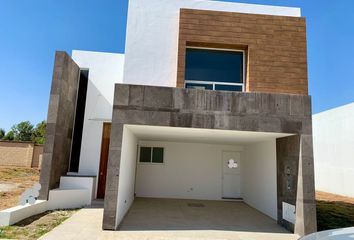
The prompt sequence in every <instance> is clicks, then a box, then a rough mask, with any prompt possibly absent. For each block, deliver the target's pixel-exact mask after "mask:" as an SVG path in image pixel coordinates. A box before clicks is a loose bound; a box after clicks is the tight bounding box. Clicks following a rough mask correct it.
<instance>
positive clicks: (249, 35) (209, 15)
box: [177, 9, 308, 95]
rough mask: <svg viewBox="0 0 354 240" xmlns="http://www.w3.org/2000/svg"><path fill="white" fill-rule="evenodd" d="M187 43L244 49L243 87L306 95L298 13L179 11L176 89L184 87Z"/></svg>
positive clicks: (302, 33)
mask: <svg viewBox="0 0 354 240" xmlns="http://www.w3.org/2000/svg"><path fill="white" fill-rule="evenodd" d="M188 47H205V48H223V49H240V50H245V52H246V63H245V64H246V73H245V74H246V91H247V92H270V93H290V94H301V95H307V94H308V76H307V46H306V22H305V19H304V18H302V17H283V16H271V15H258V14H244V13H232V12H219V11H206V10H192V9H181V11H180V23H179V46H178V66H177V71H178V72H177V87H184V80H185V57H186V56H185V55H186V48H188Z"/></svg>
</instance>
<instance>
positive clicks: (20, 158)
mask: <svg viewBox="0 0 354 240" xmlns="http://www.w3.org/2000/svg"><path fill="white" fill-rule="evenodd" d="M42 152H43V147H42V146H36V145H34V143H31V142H14V141H11V142H7V141H0V166H3V167H29V168H30V167H39V162H40V160H39V159H40V158H41V155H42Z"/></svg>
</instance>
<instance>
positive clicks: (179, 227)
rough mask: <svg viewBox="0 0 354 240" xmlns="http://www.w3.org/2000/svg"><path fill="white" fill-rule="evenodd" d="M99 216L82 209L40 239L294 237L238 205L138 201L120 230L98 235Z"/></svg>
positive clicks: (289, 239)
mask: <svg viewBox="0 0 354 240" xmlns="http://www.w3.org/2000/svg"><path fill="white" fill-rule="evenodd" d="M102 215H103V209H102V208H85V209H82V210H80V211H78V212H77V213H75V214H74V215H73V216H72V217H71V218H70V219H68V220H67V221H65V222H64V223H63V224H61V225H60V226H58V227H57V228H55V229H54V230H53V231H51V232H49V233H48V234H46V235H44V236H43V237H42V238H41V239H61V240H64V239H127V240H128V239H129V240H135V239H146V240H162V239H176V240H186V239H220V240H221V239H223V240H225V239H233V240H245V239H247V240H260V239H262V240H268V239H269V240H295V239H298V236H296V235H294V234H291V233H289V232H287V231H286V230H285V229H283V228H282V227H280V226H278V225H277V224H276V222H275V221H274V220H273V219H271V218H269V217H268V216H266V215H264V214H262V213H260V212H258V211H257V210H255V209H253V208H251V207H249V206H248V205H246V204H244V203H242V202H225V201H196V200H174V199H151V198H136V199H135V201H134V203H133V206H132V208H131V209H130V211H129V213H128V214H127V216H126V218H125V220H124V221H123V223H122V224H121V226H120V228H119V229H120V230H119V231H102V229H101V226H102Z"/></svg>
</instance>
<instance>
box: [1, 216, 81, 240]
mask: <svg viewBox="0 0 354 240" xmlns="http://www.w3.org/2000/svg"><path fill="white" fill-rule="evenodd" d="M75 211H76V210H59V211H48V212H45V213H42V214H38V215H35V216H32V217H30V218H27V219H25V220H23V221H21V222H19V223H17V224H15V225H13V226H8V227H0V238H1V239H3V238H6V239H23V240H34V239H38V238H39V237H40V236H42V235H44V234H46V233H47V232H49V231H51V230H52V229H53V228H55V227H56V226H58V225H59V224H61V223H62V222H63V221H65V220H66V219H68V218H69V217H71V216H72V215H73V214H74V213H75Z"/></svg>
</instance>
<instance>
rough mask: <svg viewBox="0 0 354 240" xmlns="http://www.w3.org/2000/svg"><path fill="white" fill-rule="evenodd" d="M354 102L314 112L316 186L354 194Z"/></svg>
mask: <svg viewBox="0 0 354 240" xmlns="http://www.w3.org/2000/svg"><path fill="white" fill-rule="evenodd" d="M353 135H354V103H352V104H348V105H345V106H342V107H339V108H335V109H331V110H328V111H325V112H322V113H318V114H315V115H313V149H314V161H315V184H316V190H320V191H325V192H330V193H335V194H340V195H344V196H351V197H354V187H353V183H354V137H353Z"/></svg>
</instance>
